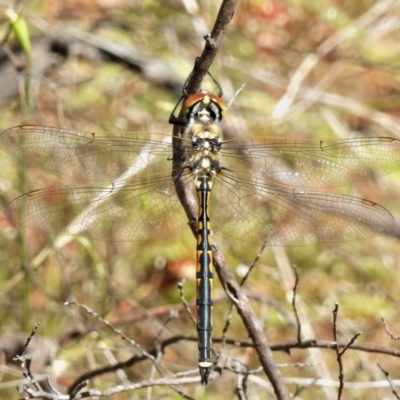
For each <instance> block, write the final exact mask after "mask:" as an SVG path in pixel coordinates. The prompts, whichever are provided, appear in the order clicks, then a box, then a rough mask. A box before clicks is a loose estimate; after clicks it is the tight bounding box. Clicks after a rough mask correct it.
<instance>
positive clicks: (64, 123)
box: [0, 0, 400, 399]
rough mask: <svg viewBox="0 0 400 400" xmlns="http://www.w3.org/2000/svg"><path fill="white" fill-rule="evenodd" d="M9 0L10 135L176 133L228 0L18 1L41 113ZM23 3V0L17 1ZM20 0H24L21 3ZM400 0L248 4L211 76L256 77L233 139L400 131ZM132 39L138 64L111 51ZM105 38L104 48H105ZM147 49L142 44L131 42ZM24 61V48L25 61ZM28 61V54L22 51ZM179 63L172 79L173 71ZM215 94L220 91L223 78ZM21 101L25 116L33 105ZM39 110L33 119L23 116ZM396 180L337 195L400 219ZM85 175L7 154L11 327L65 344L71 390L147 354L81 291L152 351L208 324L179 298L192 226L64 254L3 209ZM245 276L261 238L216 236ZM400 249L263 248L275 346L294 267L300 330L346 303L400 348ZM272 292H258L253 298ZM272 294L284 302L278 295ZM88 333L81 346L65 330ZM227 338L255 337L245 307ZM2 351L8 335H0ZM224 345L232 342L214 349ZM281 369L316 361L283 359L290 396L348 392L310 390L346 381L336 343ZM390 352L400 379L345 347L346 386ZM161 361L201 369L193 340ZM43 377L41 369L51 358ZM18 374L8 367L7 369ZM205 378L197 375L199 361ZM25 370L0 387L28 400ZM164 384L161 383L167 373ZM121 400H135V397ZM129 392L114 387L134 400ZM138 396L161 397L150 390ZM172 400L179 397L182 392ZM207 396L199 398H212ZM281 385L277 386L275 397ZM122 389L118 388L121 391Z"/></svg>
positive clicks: (316, 330) (1, 90) (3, 240)
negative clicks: (55, 130)
mask: <svg viewBox="0 0 400 400" xmlns="http://www.w3.org/2000/svg"><path fill="white" fill-rule="evenodd" d="M6 3H7V2H6V1H2V2H0V22H1V25H0V40H2V39H3V38H4V40H3V42H2V44H3V46H2V49H3V50H4V51H2V52H1V54H0V131H3V130H4V129H6V128H8V127H11V126H15V125H19V124H21V123H25V122H28V123H32V124H40V125H51V126H57V127H64V128H68V129H73V130H79V131H88V132H92V131H96V132H115V133H116V134H118V132H126V131H150V132H157V133H166V134H168V133H169V132H171V126H169V125H168V123H167V121H168V117H169V113H170V112H171V110H172V109H173V107H174V105H175V104H176V102H177V100H178V98H179V90H180V89H179V88H180V85H181V84H183V82H184V81H185V79H186V77H187V75H188V74H189V72H190V71H191V69H192V66H193V64H194V60H195V58H196V57H197V56H198V55H199V54H200V53H201V51H202V48H203V39H202V37H203V36H204V35H205V34H206V33H208V32H209V31H210V30H211V29H212V25H213V22H214V20H215V17H216V14H217V12H218V7H219V3H220V2H215V1H212V0H202V1H199V0H197V1H196V0H173V1H168V2H160V1H152V0H148V1H135V0H132V1H123V0H96V1H93V0H85V1H83V0H79V1H78V0H66V1H51V2H49V1H32V2H28V1H25V2H23V1H21V2H20V4H19V6H18V7H17V8H16V9H17V10H18V12H20V13H21V14H22V15H23V16H24V18H25V20H26V21H27V24H28V27H29V31H30V34H31V42H32V68H31V69H29V71H27V72H28V73H29V76H30V80H31V82H30V84H31V91H30V96H31V102H30V104H31V106H30V109H28V110H25V111H24V110H23V108H22V107H21V103H23V92H22V88H23V85H24V82H25V80H24V71H23V68H21V66H22V65H23V64H24V56H23V53H22V52H21V50H20V49H19V48H18V43H17V40H16V39H15V38H14V37H13V36H12V35H10V36H8V37H7V32H8V30H7V29H8V22H7V17H6V14H5V12H6V9H7V4H6ZM10 3H11V2H10ZM8 6H11V4H8ZM399 22H400V2H398V1H397V2H396V1H356V2H355V1H350V0H346V1H339V2H338V1H332V0H326V1H319V2H309V1H290V0H288V1H280V0H271V1H267V0H253V1H250V0H248V1H239V4H238V7H237V10H236V13H235V17H234V19H233V22H232V23H231V25H230V27H229V30H228V31H227V33H226V37H225V40H224V42H223V46H222V48H221V50H220V52H219V55H218V57H217V59H216V61H215V63H214V64H213V66H212V73H213V74H214V76H215V77H216V78H217V79H218V80H219V81H220V83H221V85H222V87H223V89H224V97H225V98H226V99H227V100H229V99H230V98H231V97H232V96H233V95H234V92H235V91H236V90H237V89H238V88H239V87H240V86H241V85H242V84H243V83H244V82H247V86H246V87H245V89H244V90H243V91H242V92H241V93H240V94H239V96H238V97H237V99H236V100H235V102H234V103H233V105H232V106H231V108H230V110H229V112H228V113H227V116H226V121H225V129H226V136H227V137H240V136H278V137H285V136H290V137H299V138H313V139H321V140H322V139H324V140H325V139H333V140H334V139H340V138H347V137H351V136H393V137H397V138H399V137H400V124H399V120H398V117H399V116H398V114H399V109H400V108H399V105H400V94H399V79H400V73H399V71H400V70H399V60H400V28H399V27H400V24H399ZM110 43H114V44H115V45H116V46H117V48H118V50H121V48H119V47H118V46H122V45H125V46H130V47H129V51H128V53H129V54H130V55H132V56H135V60H136V61H137V60H139V61H140V62H139V61H138V64H137V65H136V66H133V63H128V62H127V61H126V59H124V58H123V57H118V56H117V55H115V54H114V55H111V53H110V52H108V51H106V50H105V49H104V46H106V45H107V44H110ZM99 49H100V50H99ZM135 52H136V53H135ZM15 57H16V58H15ZM18 60H19V61H18ZM165 66H168V67H169V69H168V72H166V71H167V70H166V69H165ZM204 88H207V89H211V90H215V91H216V89H215V88H214V86H213V83H212V82H211V80H207V81H205V82H204ZM23 111H24V112H23ZM25 112H26V114H25ZM399 177H400V174H399V173H395V174H392V175H390V176H387V177H383V178H380V179H376V180H372V181H369V182H365V181H363V182H358V183H356V184H354V185H353V186H351V187H344V188H338V189H336V191H338V192H341V193H349V194H352V195H356V196H359V197H363V198H368V199H371V200H373V201H376V202H377V203H379V204H381V205H383V206H384V207H385V208H387V209H388V210H389V211H390V212H392V214H393V215H394V217H395V218H396V219H397V216H398V214H399V211H400V210H399V199H400V180H399ZM68 183H69V184H71V182H68V181H65V179H63V180H61V178H60V177H57V176H54V175H52V174H50V173H48V172H46V171H42V170H36V169H31V170H29V171H26V170H25V169H24V165H19V164H18V163H17V162H16V161H15V160H12V159H11V158H10V157H9V155H7V154H6V153H3V152H1V155H0V193H1V208H0V224H1V225H0V259H1V261H2V262H1V265H2V268H1V269H0V283H1V286H0V288H1V289H0V290H1V297H0V298H1V307H0V322H1V326H2V329H1V331H2V333H14V332H20V331H24V332H29V331H30V330H31V329H32V328H33V326H34V325H35V324H36V323H40V324H41V327H40V329H39V333H38V335H41V336H44V337H49V338H52V339H54V338H57V339H59V340H60V349H59V351H58V353H57V355H56V356H55V360H54V361H53V362H52V363H51V367H50V371H51V374H52V376H53V377H54V380H55V381H56V382H57V383H58V385H59V386H60V388H61V390H62V389H65V388H66V387H68V385H70V384H71V383H72V382H73V381H74V379H76V378H77V376H79V375H80V374H82V373H84V372H85V371H88V370H92V369H95V368H96V367H101V366H104V365H108V364H112V363H114V362H116V360H124V359H127V358H129V357H131V356H132V355H133V354H135V352H136V349H135V348H132V347H129V346H128V345H127V344H126V343H125V342H123V341H121V340H120V339H119V338H118V337H117V335H115V334H113V333H112V332H111V331H110V330H108V329H106V328H105V327H104V326H102V325H101V324H99V323H98V322H97V321H96V320H95V319H94V318H93V317H92V316H89V315H87V314H85V313H83V312H82V311H81V310H78V309H77V308H74V307H66V306H64V305H63V303H64V301H65V300H66V299H68V298H72V299H76V300H77V301H78V302H79V303H83V304H86V305H88V306H90V307H91V308H92V309H93V310H94V311H96V312H97V313H98V314H100V315H101V316H102V317H104V318H107V319H108V320H110V321H111V322H114V323H115V324H117V325H118V327H119V328H120V329H121V330H122V331H123V332H124V333H125V334H126V335H127V336H129V337H131V338H132V339H133V340H135V341H136V342H137V343H139V344H140V345H141V346H142V347H143V348H144V349H148V348H150V347H151V346H152V345H153V344H154V343H155V342H156V341H157V340H163V339H164V338H166V337H168V336H169V335H171V334H182V333H187V334H191V335H195V326H194V325H193V323H192V322H191V320H190V318H189V317H188V315H187V313H186V312H185V311H183V310H182V309H181V308H180V310H181V311H180V313H179V314H178V316H177V317H176V315H175V314H174V313H171V312H170V310H171V309H173V308H179V307H180V306H179V305H180V300H179V292H178V290H177V288H176V283H177V282H178V281H179V280H181V279H186V284H185V287H184V288H185V296H186V297H187V299H188V301H190V302H192V304H193V300H194V296H195V280H194V276H195V254H194V248H195V247H194V246H195V240H194V238H193V237H192V235H191V233H190V230H189V229H188V228H187V229H186V230H185V231H183V232H182V234H180V235H177V236H175V237H171V238H167V239H166V240H158V241H151V240H149V241H147V242H145V243H140V244H137V243H113V242H106V243H92V242H89V241H87V240H85V239H79V240H77V239H71V240H69V241H65V243H61V244H59V245H58V246H57V248H56V249H54V245H53V244H52V243H53V242H52V240H51V238H48V237H47V236H46V235H44V234H41V233H38V232H32V231H26V232H25V233H20V232H19V231H17V230H16V229H15V228H14V227H12V226H11V225H10V223H9V222H8V221H7V219H6V217H5V214H4V209H5V206H6V204H7V203H8V202H9V201H11V200H12V199H13V198H15V197H16V196H17V195H19V194H21V193H23V192H26V191H27V190H32V189H37V188H42V187H48V186H50V185H60V184H68ZM213 230H214V235H215V237H216V239H217V240H218V244H219V245H221V247H222V249H223V250H224V251H225V252H226V257H227V259H228V261H229V263H230V265H231V267H232V269H233V270H234V271H235V272H236V273H237V274H238V276H240V274H241V271H243V269H245V268H244V266H247V265H250V264H251V262H252V260H253V259H254V257H255V256H256V255H257V252H258V251H259V249H258V248H257V247H256V246H251V245H249V244H247V243H239V242H237V241H236V242H233V241H231V240H230V239H229V238H227V237H221V236H219V235H218V226H213ZM399 249H400V246H399V244H398V239H397V238H395V237H377V238H374V239H370V240H367V241H363V242H354V243H344V244H328V245H326V244H324V245H318V246H310V247H304V248H290V249H281V248H279V249H272V248H271V249H267V250H265V252H264V253H263V255H262V258H261V260H260V261H259V263H258V266H257V268H256V269H255V271H254V272H253V274H252V275H251V276H250V278H249V280H248V281H247V282H246V285H245V288H246V291H247V293H248V294H249V296H250V295H251V296H254V297H253V300H252V303H253V305H254V307H255V310H256V312H257V315H259V318H260V320H261V321H262V324H263V327H264V329H265V332H266V335H267V337H268V338H269V340H270V342H271V344H275V343H285V342H289V341H295V340H296V327H295V325H294V324H293V316H292V310H291V305H290V297H291V293H292V287H293V275H292V271H291V269H290V265H291V264H295V265H296V266H297V268H298V271H299V275H300V284H299V288H298V293H299V296H300V298H299V310H300V318H301V320H302V323H303V339H310V338H319V339H325V340H333V337H332V310H333V308H334V304H335V302H338V303H339V304H340V312H339V325H338V330H339V335H340V338H341V339H342V340H349V339H350V338H351V337H352V336H353V335H354V334H355V333H357V332H359V331H362V332H363V335H362V336H360V337H359V338H358V339H357V343H360V344H371V345H374V346H387V347H391V348H394V349H395V348H396V346H397V344H396V342H393V341H392V340H390V338H389V337H388V336H387V335H386V333H385V330H384V328H383V326H382V323H381V320H380V319H381V318H382V317H383V318H385V320H386V321H387V323H388V325H389V327H390V329H391V330H392V332H393V333H397V334H398V333H399V332H400V324H399V318H398V301H399V293H400V280H399V277H398V275H399V274H398V271H399V268H400V250H399ZM214 292H215V293H214V296H215V297H216V299H217V300H218V301H216V303H215V306H214V311H213V312H214V332H213V333H214V337H215V338H219V337H221V331H222V328H223V326H224V322H225V320H224V319H225V317H226V313H227V310H228V306H229V302H228V299H227V298H226V296H225V294H224V292H223V290H222V288H221V287H220V285H219V283H218V282H216V284H215V290H214ZM257 296H258V297H257ZM260 297H261V299H264V300H273V301H274V302H276V303H278V304H279V305H280V307H281V308H283V309H284V310H285V311H286V313H287V314H286V313H283V312H282V311H281V310H280V309H279V308H276V307H273V306H271V304H274V303H271V302H267V301H260ZM73 330H77V331H80V332H84V333H85V335H84V336H83V338H80V339H79V340H73V339H72V338H69V336H68V333H69V332H71V331H73ZM228 337H229V338H235V339H238V340H246V339H247V334H246V331H245V329H244V327H243V325H242V323H241V321H240V319H239V318H238V317H237V316H236V315H234V317H233V321H232V326H231V328H230V330H229V331H228ZM0 347H1V344H0ZM215 348H216V349H217V350H218V349H219V348H220V344H217V343H216V344H215ZM228 353H229V356H231V357H236V358H238V359H239V360H240V361H241V362H243V363H245V364H247V365H248V366H249V368H250V369H253V368H257V367H259V363H258V359H257V356H256V354H255V352H254V350H253V349H247V350H246V351H245V350H243V349H242V348H232V347H229V348H228ZM275 354H276V360H277V362H278V363H281V364H291V363H306V364H307V367H303V368H300V367H287V368H283V369H282V373H283V375H284V377H285V378H287V379H288V380H289V378H290V380H291V382H292V383H290V384H289V388H290V390H291V392H292V393H294V392H295V391H296V388H298V387H300V386H305V387H306V389H305V390H304V391H302V392H301V394H300V395H299V396H300V397H301V398H302V399H316V398H318V399H323V398H327V399H328V398H329V399H330V398H336V389H335V388H332V387H328V386H326V387H324V386H323V385H321V386H320V385H311V386H310V387H308V385H310V383H312V382H313V380H314V379H316V378H318V377H321V378H324V379H327V380H333V381H337V379H338V378H337V377H338V366H337V362H336V355H335V354H334V352H333V351H331V350H326V349H325V350H318V349H312V350H294V351H293V352H292V353H291V355H288V354H286V353H279V352H277V353H275ZM377 363H380V364H381V365H382V366H383V367H384V368H385V369H386V370H387V371H388V372H389V373H390V375H391V377H392V378H393V379H399V373H398V371H399V368H398V365H399V361H398V359H397V358H395V357H391V356H389V355H381V354H374V353H366V352H353V351H349V352H348V353H346V357H345V359H344V374H345V381H348V382H350V381H351V382H372V381H378V380H382V381H383V380H384V376H383V375H382V373H381V371H380V370H379V369H378V367H377ZM151 368H152V366H151V364H150V363H149V362H143V363H140V364H137V365H135V366H134V367H132V368H131V369H128V370H125V371H124V374H123V375H117V374H110V375H104V376H103V377H102V378H101V379H97V380H96V379H95V380H93V381H91V383H90V384H91V387H96V388H98V389H105V388H107V387H110V386H113V385H116V384H120V383H121V384H123V383H124V379H127V380H131V381H140V380H145V379H150V376H151V375H150V374H151ZM161 368H162V371H163V372H164V373H165V374H166V375H167V376H168V374H169V373H172V372H178V371H187V370H188V369H196V370H197V344H196V342H195V341H192V342H190V341H187V342H186V341H180V342H177V344H175V345H174V346H172V347H168V348H167V349H166V351H165V354H164V356H163V359H162V362H161ZM38 370H39V372H38V373H44V367H43V366H41V369H40V368H38ZM3 371H4V370H3ZM196 373H197V372H196ZM19 377H20V370H19V368H18V367H13V369H12V372H10V370H7V372H5V373H4V374H3V375H2V382H3V384H4V385H3V387H2V386H1V384H0V393H1V397H2V398H16V397H15V389H13V390H12V391H9V389H6V387H7V385H6V383H7V382H8V381H10V380H16V379H19ZM157 377H158V376H157ZM258 377H259V378H260V381H258V380H255V379H253V377H251V376H250V377H249V380H248V382H247V385H248V388H247V390H248V396H249V398H273V395H271V394H269V391H268V390H267V389H266V387H268V381H267V378H266V377H265V376H264V375H263V373H262V372H261V373H260V374H258ZM235 385H236V376H235V375H234V374H233V373H231V372H229V371H223V375H222V377H221V378H220V379H218V380H216V381H214V382H211V383H210V384H209V385H208V386H207V388H205V389H199V388H198V387H197V386H195V385H192V386H187V387H183V389H182V390H183V391H184V392H185V393H187V394H188V395H190V396H193V397H196V398H203V397H204V398H207V397H208V396H209V397H210V398H211V397H212V398H213V399H229V398H232V397H234V391H235ZM390 393H391V392H390V390H389V389H388V388H379V389H372V388H367V389H362V388H361V386H360V387H358V388H357V387H356V388H352V389H351V388H345V392H344V397H343V398H352V399H366V398H368V399H375V398H376V399H382V398H384V397H385V396H390ZM124 396H125V397H124ZM130 396H131V394H125V395H124V394H119V395H118V396H117V397H115V398H119V399H122V398H131V397H130ZM133 396H136V397H137V398H145V397H148V393H147V392H145V391H144V390H143V391H138V392H136V394H134V395H133ZM150 396H151V398H161V397H164V398H180V396H179V395H178V394H176V393H175V392H174V391H173V390H172V389H170V388H168V387H155V388H153V392H152V394H151V395H150ZM174 396H175V397H174ZM202 396H203V397H202ZM268 396H270V397H268ZM110 398H111V397H110Z"/></svg>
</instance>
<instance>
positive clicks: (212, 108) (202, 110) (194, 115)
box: [183, 91, 226, 125]
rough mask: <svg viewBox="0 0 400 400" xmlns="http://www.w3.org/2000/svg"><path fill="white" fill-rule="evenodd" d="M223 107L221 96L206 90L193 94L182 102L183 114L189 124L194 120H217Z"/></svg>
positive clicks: (219, 118) (204, 122) (206, 122)
mask: <svg viewBox="0 0 400 400" xmlns="http://www.w3.org/2000/svg"><path fill="white" fill-rule="evenodd" d="M225 109H226V105H225V102H224V101H223V100H222V98H221V97H219V96H217V95H215V94H212V93H209V92H207V91H201V92H199V93H196V94H193V95H191V96H189V97H188V98H187V99H186V100H185V101H184V103H183V114H184V115H185V117H186V119H187V121H188V124H189V125H190V124H191V123H193V122H195V121H197V122H200V123H203V124H212V123H215V122H219V121H221V119H222V117H223V114H224V112H225Z"/></svg>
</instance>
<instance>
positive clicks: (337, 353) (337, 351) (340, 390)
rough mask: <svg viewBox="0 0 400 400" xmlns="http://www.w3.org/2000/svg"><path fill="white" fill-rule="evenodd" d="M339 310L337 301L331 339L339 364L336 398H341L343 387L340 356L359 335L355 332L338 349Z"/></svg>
mask: <svg viewBox="0 0 400 400" xmlns="http://www.w3.org/2000/svg"><path fill="white" fill-rule="evenodd" d="M338 311H339V303H336V304H335V308H334V309H333V312H332V313H333V339H334V344H335V351H336V360H337V362H338V365H339V391H338V399H341V398H342V392H343V388H344V379H343V377H344V374H343V362H342V357H343V355H344V353H345V352H346V351H347V349H349V348H350V347H351V346H352V344H353V343H354V342H355V340H356V339H357V338H358V337H359V336H360V335H361V332H358V333H356V334H355V335H354V336H353V337H352V338H351V339H350V341H349V342H348V343H347V344H346V345H345V346H344V347H342V350H340V347H339V345H338V343H339V341H338V332H337V315H338Z"/></svg>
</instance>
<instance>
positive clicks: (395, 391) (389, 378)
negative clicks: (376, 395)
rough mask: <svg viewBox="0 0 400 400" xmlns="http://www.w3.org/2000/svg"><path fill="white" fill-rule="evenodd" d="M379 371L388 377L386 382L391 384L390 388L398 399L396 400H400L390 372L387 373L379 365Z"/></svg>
mask: <svg viewBox="0 0 400 400" xmlns="http://www.w3.org/2000/svg"><path fill="white" fill-rule="evenodd" d="M378 367H379V369H380V370H381V371H382V372H383V374H384V375H385V377H386V380H387V381H388V382H389V385H390V388H391V389H392V393H393V394H394V396H395V397H396V399H398V400H400V395H399V393H398V391H397V389H396V386H395V384H394V382H393V381H392V378H391V377H390V375H389V372H387V371H386V370H385V369H383V367H382V366H381V365H380V364H378Z"/></svg>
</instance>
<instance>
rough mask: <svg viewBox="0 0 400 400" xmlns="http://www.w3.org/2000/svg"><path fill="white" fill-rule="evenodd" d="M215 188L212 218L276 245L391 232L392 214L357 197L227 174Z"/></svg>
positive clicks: (231, 231)
mask: <svg viewBox="0 0 400 400" xmlns="http://www.w3.org/2000/svg"><path fill="white" fill-rule="evenodd" d="M218 181H219V182H218V183H219V184H218V185H217V184H215V186H214V188H213V193H212V195H213V198H212V201H211V217H210V218H211V221H212V224H213V227H215V229H216V230H218V231H222V232H223V233H225V234H227V235H229V236H233V237H235V238H238V239H241V240H244V241H248V242H253V243H259V244H264V243H265V244H266V245H274V246H305V245H310V244H314V243H324V242H326V243H328V242H345V241H352V240H360V239H366V238H369V237H372V236H376V235H382V234H385V233H390V232H391V231H392V230H393V227H394V219H393V217H392V215H391V214H390V213H389V212H388V211H387V210H386V209H384V208H383V207H381V206H379V205H378V204H376V203H373V202H371V201H369V200H366V199H361V198H357V197H352V196H346V195H340V194H332V193H322V192H312V191H299V190H294V189H288V188H285V187H284V186H282V185H277V186H274V187H271V186H265V185H264V184H260V182H259V181H257V180H254V181H253V182H251V181H250V180H243V179H239V178H237V177H235V176H233V175H232V174H230V173H224V174H223V176H221V177H220V179H218Z"/></svg>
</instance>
